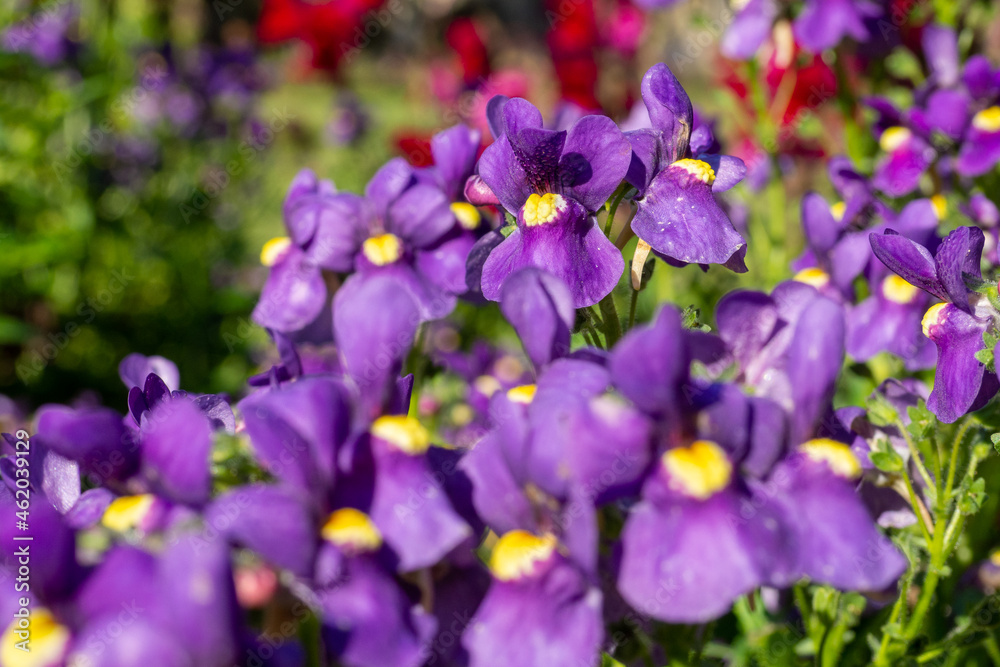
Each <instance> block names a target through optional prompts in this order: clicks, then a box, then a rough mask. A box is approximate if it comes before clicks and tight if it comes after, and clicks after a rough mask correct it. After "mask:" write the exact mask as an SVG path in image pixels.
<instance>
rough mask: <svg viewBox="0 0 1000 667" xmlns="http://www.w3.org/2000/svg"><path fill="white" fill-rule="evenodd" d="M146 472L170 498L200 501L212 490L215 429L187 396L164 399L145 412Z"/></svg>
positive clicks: (143, 455) (143, 444)
mask: <svg viewBox="0 0 1000 667" xmlns="http://www.w3.org/2000/svg"><path fill="white" fill-rule="evenodd" d="M141 438H142V459H143V461H142V463H143V473H144V474H145V475H146V477H147V478H148V479H149V480H150V482H151V483H152V484H153V485H154V486H155V487H156V488H158V489H160V490H161V491H162V493H163V494H164V495H166V496H167V497H168V498H171V499H173V500H176V501H177V502H181V503H187V504H191V505H200V504H202V503H205V502H207V501H208V497H209V494H210V492H211V490H212V474H211V470H210V469H209V459H210V458H211V453H212V429H211V426H210V425H209V423H208V419H207V418H206V417H205V415H204V414H203V413H202V412H201V410H199V409H198V408H197V406H195V405H194V403H193V402H191V401H190V400H188V399H186V398H173V399H170V400H167V401H163V402H162V403H160V404H159V405H157V406H156V407H155V408H153V409H152V410H151V411H149V412H147V413H146V414H145V415H143V420H142V426H141Z"/></svg>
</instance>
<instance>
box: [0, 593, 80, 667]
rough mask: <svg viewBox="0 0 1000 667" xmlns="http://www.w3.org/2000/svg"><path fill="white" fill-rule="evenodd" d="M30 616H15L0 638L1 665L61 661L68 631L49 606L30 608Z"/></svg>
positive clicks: (27, 666) (45, 665)
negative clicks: (45, 607)
mask: <svg viewBox="0 0 1000 667" xmlns="http://www.w3.org/2000/svg"><path fill="white" fill-rule="evenodd" d="M30 614H31V616H30V617H29V618H15V619H14V621H13V622H12V623H11V624H10V625H8V626H7V630H6V631H5V632H4V633H3V637H0V664H2V665H4V667H49V665H54V664H57V663H61V660H62V658H63V655H64V653H65V652H66V645H67V644H69V639H70V637H69V630H67V629H66V628H65V627H63V626H62V625H60V624H59V622H58V621H57V620H56V619H55V618H54V617H53V616H52V614H51V613H50V612H49V610H48V609H44V608H42V607H38V608H35V609H31V610H30Z"/></svg>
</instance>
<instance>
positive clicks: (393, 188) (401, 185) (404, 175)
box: [365, 157, 416, 218]
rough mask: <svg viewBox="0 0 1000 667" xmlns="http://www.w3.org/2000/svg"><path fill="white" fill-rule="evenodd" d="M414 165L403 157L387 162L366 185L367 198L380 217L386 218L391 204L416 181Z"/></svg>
mask: <svg viewBox="0 0 1000 667" xmlns="http://www.w3.org/2000/svg"><path fill="white" fill-rule="evenodd" d="M415 178H416V177H415V176H414V174H413V167H411V166H410V165H409V164H408V163H407V162H406V160H404V159H403V158H401V157H397V158H393V159H391V160H389V161H388V162H386V163H385V164H384V165H383V166H382V167H381V168H380V169H379V170H378V171H377V172H375V175H374V176H372V180H370V181H368V185H367V186H365V198H366V199H368V200H369V201H370V202H371V203H372V204H373V205H374V206H375V210H376V212H377V215H378V217H380V218H384V217H385V213H386V211H387V210H388V208H389V205H390V204H391V203H392V202H394V201H396V199H398V198H399V196H400V195H401V194H403V192H404V191H405V190H406V189H407V188H408V187H410V186H411V185H413V183H414V181H415Z"/></svg>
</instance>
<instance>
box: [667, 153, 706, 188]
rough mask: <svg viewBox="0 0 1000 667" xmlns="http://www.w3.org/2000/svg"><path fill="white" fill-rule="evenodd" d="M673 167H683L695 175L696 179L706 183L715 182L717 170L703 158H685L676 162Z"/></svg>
mask: <svg viewBox="0 0 1000 667" xmlns="http://www.w3.org/2000/svg"><path fill="white" fill-rule="evenodd" d="M670 166H671V167H678V168H680V169H683V170H684V171H686V172H687V173H689V174H691V175H692V176H694V177H695V178H696V179H698V180H699V181H701V182H702V183H704V184H706V185H711V184H712V183H715V171H714V170H713V169H712V165H710V164H709V163H707V162H703V161H701V160H692V159H691V158H684V159H683V160H678V161H677V162H674V163H673V164H672V165H670Z"/></svg>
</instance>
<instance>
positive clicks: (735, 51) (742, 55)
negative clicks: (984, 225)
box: [721, 0, 778, 60]
mask: <svg viewBox="0 0 1000 667" xmlns="http://www.w3.org/2000/svg"><path fill="white" fill-rule="evenodd" d="M777 15H778V5H777V3H776V2H775V1H774V0H750V2H748V3H747V4H746V5H744V6H743V9H741V10H740V11H739V13H738V14H737V15H736V17H735V18H734V19H733V22H732V24H731V25H730V26H729V29H728V30H726V33H725V34H724V35H723V36H722V47H721V48H722V54H723V55H724V56H726V57H727V58H733V59H734V60H749V59H750V58H751V57H752V56H753V54H755V53H757V49H759V48H760V45H761V44H763V43H764V40H766V39H767V38H768V37H770V36H771V26H772V24H773V23H774V19H775V17H776V16H777Z"/></svg>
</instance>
